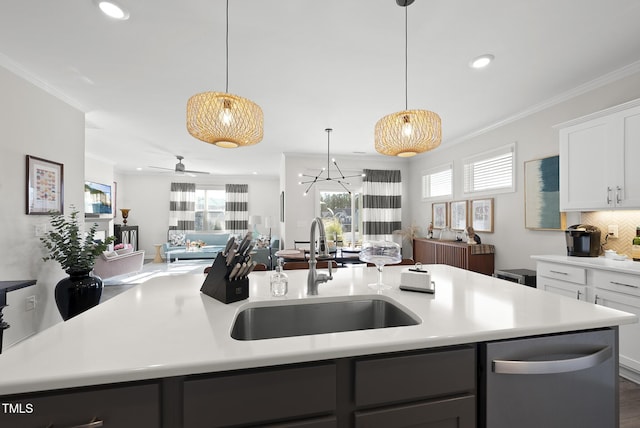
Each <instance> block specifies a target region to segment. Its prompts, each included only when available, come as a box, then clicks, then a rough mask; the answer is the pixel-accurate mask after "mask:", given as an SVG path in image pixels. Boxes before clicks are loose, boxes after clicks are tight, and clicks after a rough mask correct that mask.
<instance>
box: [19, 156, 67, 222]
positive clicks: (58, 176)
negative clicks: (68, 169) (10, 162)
mask: <svg viewBox="0 0 640 428" xmlns="http://www.w3.org/2000/svg"><path fill="white" fill-rule="evenodd" d="M26 190H27V194H26V201H27V210H26V213H27V214H35V215H48V214H63V210H64V166H63V165H62V164H61V163H58V162H53V161H49V160H46V159H41V158H37V157H35V156H29V155H27V186H26Z"/></svg>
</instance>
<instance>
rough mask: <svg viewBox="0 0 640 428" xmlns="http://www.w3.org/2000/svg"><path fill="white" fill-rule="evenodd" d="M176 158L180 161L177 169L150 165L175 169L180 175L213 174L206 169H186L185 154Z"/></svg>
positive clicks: (168, 169)
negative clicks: (183, 160)
mask: <svg viewBox="0 0 640 428" xmlns="http://www.w3.org/2000/svg"><path fill="white" fill-rule="evenodd" d="M176 158H177V159H178V163H177V164H176V167H175V169H171V168H163V167H161V166H150V167H149V168H156V169H164V170H167V171H173V172H174V173H176V174H178V175H183V174H187V175H195V174H211V173H210V172H206V171H191V170H188V169H185V166H184V164H183V163H182V159H184V156H180V155H177V156H176Z"/></svg>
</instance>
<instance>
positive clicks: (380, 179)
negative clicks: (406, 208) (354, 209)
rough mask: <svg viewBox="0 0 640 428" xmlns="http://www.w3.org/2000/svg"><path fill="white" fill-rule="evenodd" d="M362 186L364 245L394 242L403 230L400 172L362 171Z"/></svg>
mask: <svg viewBox="0 0 640 428" xmlns="http://www.w3.org/2000/svg"><path fill="white" fill-rule="evenodd" d="M364 173H365V174H366V175H365V177H364V178H363V182H362V229H363V230H362V239H363V241H382V240H384V241H393V231H394V230H398V229H402V212H401V198H402V179H401V177H400V171H399V170H376V169H365V170H364Z"/></svg>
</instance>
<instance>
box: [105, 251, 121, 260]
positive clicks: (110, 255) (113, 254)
mask: <svg viewBox="0 0 640 428" xmlns="http://www.w3.org/2000/svg"><path fill="white" fill-rule="evenodd" d="M117 256H118V253H116V252H115V251H103V252H102V258H103V259H105V260H108V259H112V258H114V257H117Z"/></svg>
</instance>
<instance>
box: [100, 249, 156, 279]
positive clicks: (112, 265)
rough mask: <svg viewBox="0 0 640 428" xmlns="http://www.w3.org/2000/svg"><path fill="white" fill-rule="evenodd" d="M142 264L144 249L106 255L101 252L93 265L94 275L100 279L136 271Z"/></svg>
mask: <svg viewBox="0 0 640 428" xmlns="http://www.w3.org/2000/svg"><path fill="white" fill-rule="evenodd" d="M143 264H144V251H142V250H141V251H132V252H130V253H127V254H118V255H113V256H111V257H107V256H106V255H105V254H101V255H100V256H98V257H97V258H96V264H95V265H94V267H93V273H94V275H97V276H99V277H100V278H102V279H105V278H110V277H112V276H116V275H124V274H126V273H133V272H138V271H140V270H141V269H142V265H143Z"/></svg>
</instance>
